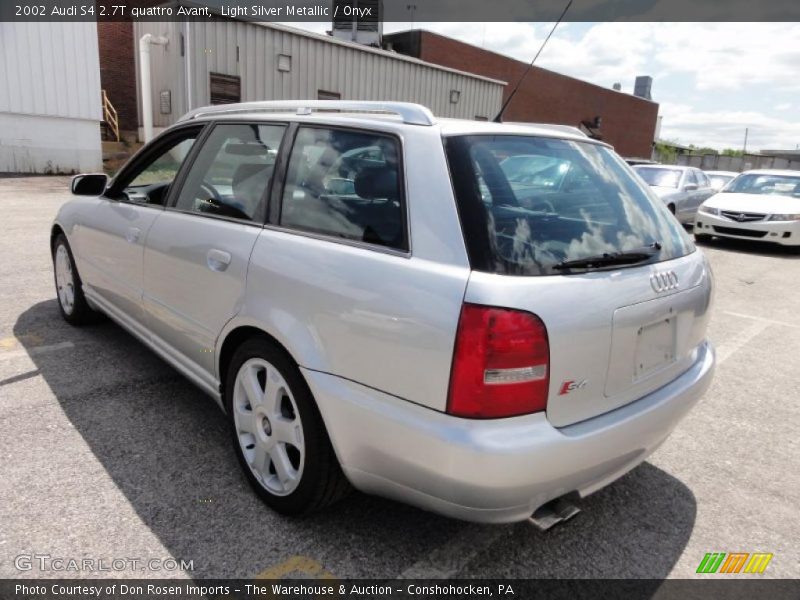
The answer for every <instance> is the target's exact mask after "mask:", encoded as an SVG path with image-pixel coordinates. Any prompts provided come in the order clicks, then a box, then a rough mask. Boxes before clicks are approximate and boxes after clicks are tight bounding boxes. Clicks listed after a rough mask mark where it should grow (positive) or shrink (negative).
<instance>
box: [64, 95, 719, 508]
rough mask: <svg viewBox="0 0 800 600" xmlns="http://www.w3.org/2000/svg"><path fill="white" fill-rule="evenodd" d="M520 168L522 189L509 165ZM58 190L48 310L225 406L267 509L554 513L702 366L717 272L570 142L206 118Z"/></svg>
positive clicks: (619, 170)
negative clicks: (136, 346) (352, 494)
mask: <svg viewBox="0 0 800 600" xmlns="http://www.w3.org/2000/svg"><path fill="white" fill-rule="evenodd" d="M516 156H519V157H525V158H524V159H523V161H534V162H535V163H536V168H535V169H533V171H534V172H535V175H534V176H530V177H529V176H528V175H527V174H528V173H529V171H526V170H525V169H522V171H523V172H524V173H526V175H524V176H520V177H519V178H514V177H509V176H507V175H506V171H505V170H504V169H503V164H505V165H506V169H508V168H509V163H508V162H507V161H508V160H509V159H511V158H513V157H516ZM513 162H514V161H512V163H511V164H513ZM72 191H73V193H74V194H76V195H77V196H79V197H76V198H74V199H72V200H71V201H69V202H67V203H66V204H65V205H64V206H63V207H62V208H61V210H60V211H59V213H58V216H57V218H56V221H55V223H54V224H53V228H52V253H53V259H54V264H55V283H56V288H57V293H58V300H59V306H60V309H61V313H62V315H63V317H64V318H65V319H66V320H67V321H69V322H70V323H73V324H76V325H77V324H82V323H85V322H87V321H90V320H91V319H92V318H93V317H94V312H95V311H100V312H102V313H105V314H106V315H108V316H109V317H111V318H112V319H113V320H115V321H116V322H118V323H119V324H120V325H122V326H123V327H125V328H126V329H127V330H128V331H130V332H131V333H132V334H133V335H135V336H136V337H137V338H139V339H140V340H141V341H142V342H143V343H144V344H146V345H147V346H149V347H150V348H151V349H152V350H153V351H154V352H156V353H157V354H159V355H160V356H162V357H163V358H164V359H165V360H166V361H168V362H169V363H170V364H171V365H173V366H174V367H175V369H177V370H178V371H180V372H181V373H183V374H184V375H185V376H186V377H187V378H188V379H189V380H191V381H192V382H193V383H195V384H196V385H197V386H198V387H199V388H200V389H202V390H203V391H205V392H206V393H207V394H208V395H210V396H211V397H212V398H213V399H214V400H216V401H217V402H218V403H219V405H220V406H221V407H222V408H223V409H224V411H225V413H226V414H227V418H228V419H229V422H230V434H231V439H232V442H233V445H234V447H235V449H236V453H237V456H238V459H239V462H240V463H241V466H242V468H243V471H244V473H245V475H246V477H247V479H248V480H249V482H250V483H251V484H252V486H253V488H254V489H255V490H256V492H257V493H258V494H259V495H260V496H261V497H262V498H263V499H264V500H265V502H266V503H267V504H268V505H269V506H271V507H272V508H274V509H275V510H277V511H280V512H282V513H286V514H303V513H308V512H310V511H313V510H316V509H320V508H322V507H324V506H326V505H328V504H330V503H331V502H333V501H335V500H336V499H338V498H340V497H341V496H343V495H344V494H345V493H346V492H347V490H348V489H349V488H350V486H351V485H352V486H353V487H355V488H357V489H359V490H362V491H364V492H368V493H373V494H379V495H383V496H387V497H390V498H395V499H398V500H401V501H404V502H408V503H411V504H414V505H416V506H419V507H422V508H425V509H429V510H433V511H437V512H439V513H443V514H446V515H450V516H452V517H457V518H461V519H467V520H473V521H483V522H494V523H499V522H510V521H518V520H523V519H526V518H528V517H531V515H534V517H535V519H538V522H540V523H544V522H554V521H557V520H558V519H561V518H564V517H566V516H569V515H570V514H572V512H573V511H572V510H571V506H572V505H571V499H572V498H574V497H575V496H576V495H577V496H585V495H586V494H590V493H592V492H594V491H595V490H597V489H599V488H601V487H603V486H605V485H606V484H608V483H610V482H612V481H614V480H615V479H617V478H619V477H620V476H621V475H623V474H624V473H626V472H627V471H629V470H630V469H632V468H634V467H635V466H636V465H638V464H639V463H641V462H642V461H643V460H645V458H646V457H647V456H648V455H649V454H650V453H651V452H653V451H654V450H655V449H656V448H657V447H658V446H659V445H660V444H661V443H662V442H664V440H665V439H666V438H667V436H668V435H669V434H670V432H671V431H672V430H673V429H674V428H675V426H676V425H677V424H678V422H679V421H680V420H681V419H682V418H683V417H684V416H685V415H686V413H687V412H688V411H689V410H690V409H691V407H692V406H693V405H694V404H695V403H696V402H697V401H698V399H699V398H700V396H701V395H702V394H703V392H704V391H705V389H706V387H707V386H708V385H709V382H710V380H711V377H712V372H713V366H714V353H713V350H712V348H711V346H710V344H709V343H708V342H707V340H706V324H707V322H708V319H709V314H710V312H709V309H710V303H711V297H712V276H711V272H710V269H709V266H708V263H707V262H706V260H705V258H704V257H703V255H702V254H701V252H700V251H698V250H697V249H696V248H695V246H694V245H693V240H692V239H691V238H690V236H689V235H688V234H687V233H686V232H685V231H684V230H683V229H682V228H681V227H680V226H679V224H678V223H677V222H676V221H675V219H673V218H672V217H671V215H670V214H669V212H668V211H667V209H666V208H665V207H664V206H663V205H660V204H659V203H657V202H654V201H653V200H652V199H651V196H650V194H649V192H647V190H646V188H645V187H644V186H643V184H642V183H641V181H640V180H639V179H638V178H637V177H635V176H634V174H633V172H632V171H631V170H630V168H629V167H628V166H627V165H626V164H625V163H624V162H623V161H622V159H621V158H619V157H618V156H617V155H616V154H615V153H614V152H613V150H612V149H611V148H610V147H609V146H607V145H606V144H603V143H601V142H597V141H594V140H591V139H588V138H586V137H585V136H583V135H581V134H580V133H577V132H572V131H568V130H565V129H564V128H559V127H547V126H524V125H508V124H496V123H486V122H484V123H481V122H476V121H460V120H438V119H436V118H434V117H433V116H432V114H431V113H430V112H429V111H428V110H427V109H425V108H423V107H421V106H417V105H413V104H403V103H388V104H387V103H367V102H357V103H355V102H349V103H348V102H335V101H334V102H316V101H315V102H298V103H291V102H288V103H287V102H266V103H250V104H242V105H227V106H220V107H209V108H205V109H200V110H197V111H194V112H192V113H190V114H188V115H187V116H185V117H184V118H183V119H182V120H181V121H180V122H179V123H178V124H176V125H175V126H173V127H172V128H170V129H169V130H167V131H166V132H164V133H163V134H162V135H160V136H159V137H158V138H157V139H155V140H153V141H152V142H151V143H150V144H148V145H146V146H145V147H144V148H143V149H142V150H141V151H140V152H139V153H138V154H137V155H136V156H134V157H133V158H132V159H131V160H130V162H129V163H128V164H127V165H125V167H124V168H123V169H122V170H121V171H120V172H119V174H118V175H117V176H116V177H114V178H113V179H112V180H111V181H106V178H105V176H102V175H84V176H77V177H76V178H74V180H73V182H72ZM164 400H165V401H168V398H165V399H164ZM154 451H157V450H156V449H154Z"/></svg>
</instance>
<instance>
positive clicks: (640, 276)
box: [446, 135, 711, 427]
mask: <svg viewBox="0 0 800 600" xmlns="http://www.w3.org/2000/svg"><path fill="white" fill-rule="evenodd" d="M446 147H447V150H448V158H449V160H450V167H451V173H452V179H453V186H454V190H455V192H456V199H457V203H458V205H459V215H460V217H461V221H462V229H463V231H464V237H465V242H466V244H467V250H468V253H469V256H470V262H471V264H472V267H473V273H472V275H471V277H470V281H469V284H468V286H467V291H466V296H465V302H470V303H474V304H483V305H488V306H498V307H506V308H513V309H518V310H524V311H528V312H531V313H534V314H536V315H537V316H538V317H539V318H540V319H541V320H542V321H543V322H544V324H545V326H546V328H547V335H548V338H549V350H550V362H549V395H548V404H547V417H548V419H549V420H550V422H551V423H552V424H553V425H554V426H556V427H562V426H566V425H570V424H573V423H577V422H579V421H583V420H585V419H589V418H591V417H594V416H597V415H600V414H602V413H605V412H608V411H610V410H613V409H615V408H618V407H620V406H623V405H625V404H628V403H630V402H632V401H634V400H636V399H638V398H641V397H642V396H644V395H646V394H648V393H650V392H652V391H654V390H656V389H658V388H659V387H662V386H663V385H665V384H666V383H668V382H669V381H671V380H672V379H674V378H675V377H677V376H679V375H680V374H681V373H683V372H684V371H686V370H687V369H688V368H689V366H690V365H691V364H692V363H693V362H694V359H695V357H696V353H697V348H698V346H699V344H701V343H702V341H703V339H704V338H705V329H706V324H707V319H708V307H709V302H710V295H711V281H710V277H709V273H708V267H707V264H706V262H705V260H704V258H703V257H702V255H701V254H700V253H699V252H697V251H695V249H694V246H693V244H692V242H691V240H690V239H689V237H688V235H687V234H686V233H685V232H684V231H683V229H682V228H681V226H680V225H679V224H678V223H677V221H675V219H674V218H673V217H672V215H670V214H669V213H668V212H667V211H666V209H665V208H664V207H663V205H662V204H661V203H660V202H657V201H655V200H654V199H653V197H652V196H651V195H650V194H649V193H648V192H647V191H646V188H645V187H644V186H643V185H642V183H641V182H639V180H638V179H637V178H635V177H634V176H632V174H631V172H630V170H629V169H628V168H627V166H625V165H624V163H622V161H621V159H619V158H618V157H617V156H616V154H614V152H613V151H612V150H611V149H609V148H607V147H605V146H603V145H598V144H593V143H591V142H582V141H573V140H560V139H548V138H535V137H526V136H482V135H481V136H460V137H454V138H448V139H447V140H446ZM525 156H530V157H531V159H530V165H531V167H530V172H528V173H525V174H524V175H520V172H522V173H524V169H521V168H520V165H519V163H520V161H521V160H522V158H521V157H525ZM542 156H546V157H550V158H555V159H557V160H556V162H555V163H552V162H550V163H548V162H547V161H544V160H543V159H542ZM509 158H514V161H513V164H514V167H515V169H514V170H513V171H512V170H510V169H504V167H503V165H504V163H505V164H509V163H508V162H507V161H509ZM542 165H546V166H544V167H543V168H542V167H541V166H542Z"/></svg>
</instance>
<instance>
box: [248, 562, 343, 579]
mask: <svg viewBox="0 0 800 600" xmlns="http://www.w3.org/2000/svg"><path fill="white" fill-rule="evenodd" d="M298 574H299V575H302V576H303V578H304V579H336V576H335V575H333V573H331V572H330V571H327V570H326V569H325V568H324V567H323V566H322V565H321V564H320V563H319V562H317V561H316V560H314V559H313V558H309V557H308V556H290V557H289V558H287V559H286V560H285V561H283V562H282V563H279V564H277V565H273V566H272V567H268V568H266V569H264V570H263V571H261V573H259V574H258V575H256V576H255V579H282V578H284V577H286V576H287V575H298Z"/></svg>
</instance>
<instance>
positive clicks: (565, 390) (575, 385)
mask: <svg viewBox="0 0 800 600" xmlns="http://www.w3.org/2000/svg"><path fill="white" fill-rule="evenodd" d="M587 383H588V382H587V381H586V380H585V379H584V380H582V381H572V380H570V381H562V382H561V388H560V389H559V390H558V395H559V396H563V395H565V394H569V393H570V392H574V391H575V390H580V389H583V388H585V387H586V384H587Z"/></svg>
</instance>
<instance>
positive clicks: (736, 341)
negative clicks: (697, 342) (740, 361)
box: [717, 320, 772, 365]
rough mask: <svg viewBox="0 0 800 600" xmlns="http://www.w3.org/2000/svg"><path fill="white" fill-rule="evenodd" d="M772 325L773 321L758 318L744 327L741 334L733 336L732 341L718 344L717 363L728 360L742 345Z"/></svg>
mask: <svg viewBox="0 0 800 600" xmlns="http://www.w3.org/2000/svg"><path fill="white" fill-rule="evenodd" d="M770 325H772V323H767V322H764V321H761V320H758V321H756V322H755V323H752V324H751V325H750V326H749V327H747V328H746V329H743V330H742V331H741V332H740V333H739V335H737V336H736V337H735V338H733V340H731V341H730V342H727V343H723V344H720V345H719V346H717V365H721V364H722V363H724V362H725V361H726V360H728V359H729V358H730V357H731V355H732V354H733V353H734V352H736V351H737V350H739V349H740V348H741V347H742V346H744V345H745V344H747V343H748V342H749V341H750V340H752V339H753V338H754V337H756V336H757V335H758V334H760V333H761V332H762V331H764V330H765V329H766V328H767V327H769V326H770Z"/></svg>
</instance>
